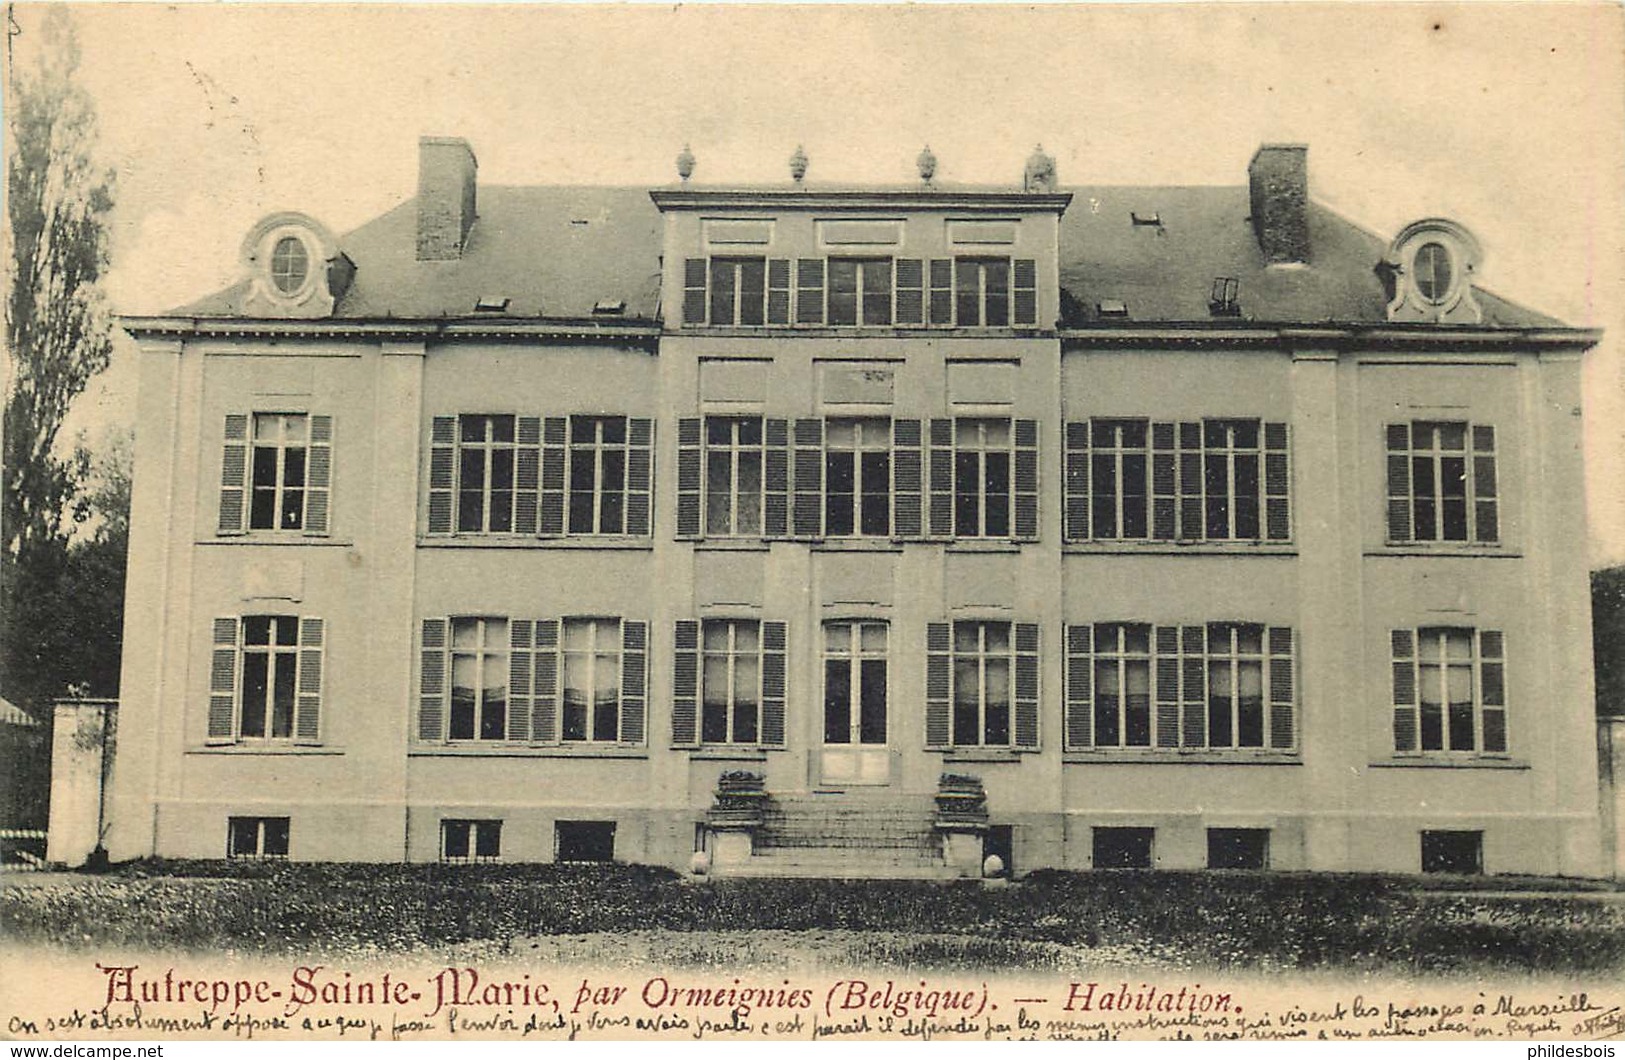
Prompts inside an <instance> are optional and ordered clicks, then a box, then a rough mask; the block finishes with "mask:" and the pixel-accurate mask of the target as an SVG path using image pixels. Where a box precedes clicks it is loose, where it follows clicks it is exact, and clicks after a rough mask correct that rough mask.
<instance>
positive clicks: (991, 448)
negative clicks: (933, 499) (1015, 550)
mask: <svg viewBox="0 0 1625 1060" xmlns="http://www.w3.org/2000/svg"><path fill="white" fill-rule="evenodd" d="M1010 443H1011V438H1010V421H1009V420H967V419H961V420H956V421H955V422H954V536H955V537H1008V536H1009V534H1010V460H1011V444H1010Z"/></svg>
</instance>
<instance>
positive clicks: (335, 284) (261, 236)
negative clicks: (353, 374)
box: [239, 212, 355, 319]
mask: <svg viewBox="0 0 1625 1060" xmlns="http://www.w3.org/2000/svg"><path fill="white" fill-rule="evenodd" d="M239 255H240V259H241V262H242V268H243V273H244V278H245V279H246V280H247V281H248V293H247V296H246V297H245V299H244V303H243V312H244V313H245V314H247V315H250V316H263V317H273V318H302V319H314V318H318V317H326V316H331V315H332V313H333V309H334V306H335V304H336V303H337V301H338V299H339V298H341V297H342V296H343V295H344V292H345V290H346V289H347V288H348V287H349V284H350V281H351V279H352V278H353V276H354V275H355V265H354V263H353V262H351V261H350V259H349V258H348V257H346V256H345V255H344V252H343V251H341V250H339V248H338V244H337V243H336V242H335V241H334V239H333V235H332V233H330V232H329V231H328V230H327V229H326V228H324V227H323V226H322V225H321V224H320V223H319V222H317V221H316V220H315V219H313V218H311V217H308V216H306V215H305V214H301V213H291V212H289V213H274V214H271V215H270V216H269V217H265V218H263V219H261V220H260V222H259V223H258V224H256V225H255V226H254V227H253V228H251V229H249V231H248V234H247V235H246V236H245V237H244V238H243V244H242V249H241V250H240V251H239Z"/></svg>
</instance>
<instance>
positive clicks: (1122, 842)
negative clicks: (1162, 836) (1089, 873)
mask: <svg viewBox="0 0 1625 1060" xmlns="http://www.w3.org/2000/svg"><path fill="white" fill-rule="evenodd" d="M1155 835H1156V829H1155V828H1096V829H1095V834H1094V867H1095V868H1097V869H1149V868H1150V867H1151V840H1152V838H1153V837H1154V836H1155Z"/></svg>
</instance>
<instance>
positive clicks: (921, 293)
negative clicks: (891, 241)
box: [897, 258, 925, 327]
mask: <svg viewBox="0 0 1625 1060" xmlns="http://www.w3.org/2000/svg"><path fill="white" fill-rule="evenodd" d="M897 323H898V324H899V325H902V326H905V327H906V326H911V325H912V326H918V325H920V324H924V323H925V263H924V262H922V261H921V260H920V259H919V258H898V259H897Z"/></svg>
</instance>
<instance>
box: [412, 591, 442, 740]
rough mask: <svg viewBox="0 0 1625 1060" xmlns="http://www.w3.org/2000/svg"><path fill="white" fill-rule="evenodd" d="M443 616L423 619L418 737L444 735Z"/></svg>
mask: <svg viewBox="0 0 1625 1060" xmlns="http://www.w3.org/2000/svg"><path fill="white" fill-rule="evenodd" d="M448 624H449V623H448V622H447V621H446V620H445V619H443V618H426V619H424V620H423V636H422V641H421V649H420V650H421V652H422V669H421V671H420V673H419V679H418V739H419V740H426V741H432V742H439V741H441V740H444V739H445V738H446V640H447V636H446V627H447V625H448Z"/></svg>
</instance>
